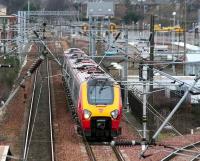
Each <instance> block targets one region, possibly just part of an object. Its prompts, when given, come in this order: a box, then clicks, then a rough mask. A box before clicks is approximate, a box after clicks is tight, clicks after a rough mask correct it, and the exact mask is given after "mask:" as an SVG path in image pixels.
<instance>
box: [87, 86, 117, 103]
mask: <svg viewBox="0 0 200 161" xmlns="http://www.w3.org/2000/svg"><path fill="white" fill-rule="evenodd" d="M113 99H114V92H113V86H111V85H89V87H88V102H89V103H90V104H95V105H101V104H103V105H108V104H112V103H113Z"/></svg>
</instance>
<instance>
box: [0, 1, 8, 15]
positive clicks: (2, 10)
mask: <svg viewBox="0 0 200 161" xmlns="http://www.w3.org/2000/svg"><path fill="white" fill-rule="evenodd" d="M6 14H7V7H6V6H4V5H1V4H0V16H4V15H6Z"/></svg>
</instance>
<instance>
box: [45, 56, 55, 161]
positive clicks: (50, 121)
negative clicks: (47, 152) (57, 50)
mask: <svg viewBox="0 0 200 161" xmlns="http://www.w3.org/2000/svg"><path fill="white" fill-rule="evenodd" d="M47 73H48V78H47V79H48V91H49V92H48V97H49V126H50V127H49V128H50V137H51V160H52V161H54V160H55V156H54V144H53V127H52V104H51V82H50V70H49V63H48V58H47Z"/></svg>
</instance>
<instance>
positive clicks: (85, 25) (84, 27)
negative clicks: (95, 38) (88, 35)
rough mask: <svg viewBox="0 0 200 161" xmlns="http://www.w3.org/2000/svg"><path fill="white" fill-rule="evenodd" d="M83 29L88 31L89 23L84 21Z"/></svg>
mask: <svg viewBox="0 0 200 161" xmlns="http://www.w3.org/2000/svg"><path fill="white" fill-rule="evenodd" d="M82 30H83V32H87V31H88V30H89V25H88V24H87V23H84V24H83V25H82Z"/></svg>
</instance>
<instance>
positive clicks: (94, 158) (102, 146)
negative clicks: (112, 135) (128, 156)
mask: <svg viewBox="0 0 200 161" xmlns="http://www.w3.org/2000/svg"><path fill="white" fill-rule="evenodd" d="M64 86H65V93H66V96H67V106H68V107H67V110H69V111H70V112H71V115H72V118H73V119H74V120H75V121H76V122H77V123H78V120H77V116H76V114H75V107H74V105H73V102H72V99H71V95H70V91H69V88H68V86H67V83H66V82H64ZM78 124H79V123H78ZM81 133H82V134H83V132H81ZM82 138H83V143H84V145H85V149H86V152H87V154H88V158H89V160H90V161H98V160H105V161H106V160H108V161H109V160H116V161H125V159H124V157H123V156H122V153H121V152H120V150H119V149H118V148H117V147H116V146H111V145H110V143H108V142H107V143H101V142H99V143H98V145H95V144H96V143H93V142H88V140H87V139H86V137H85V136H84V135H82ZM95 148H96V149H98V150H97V151H96V150H95ZM108 149H109V150H108ZM107 152H108V153H109V154H108V156H105V155H102V154H106V153H107ZM100 155H101V156H100ZM111 155H112V158H107V157H110V156H111Z"/></svg>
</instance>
